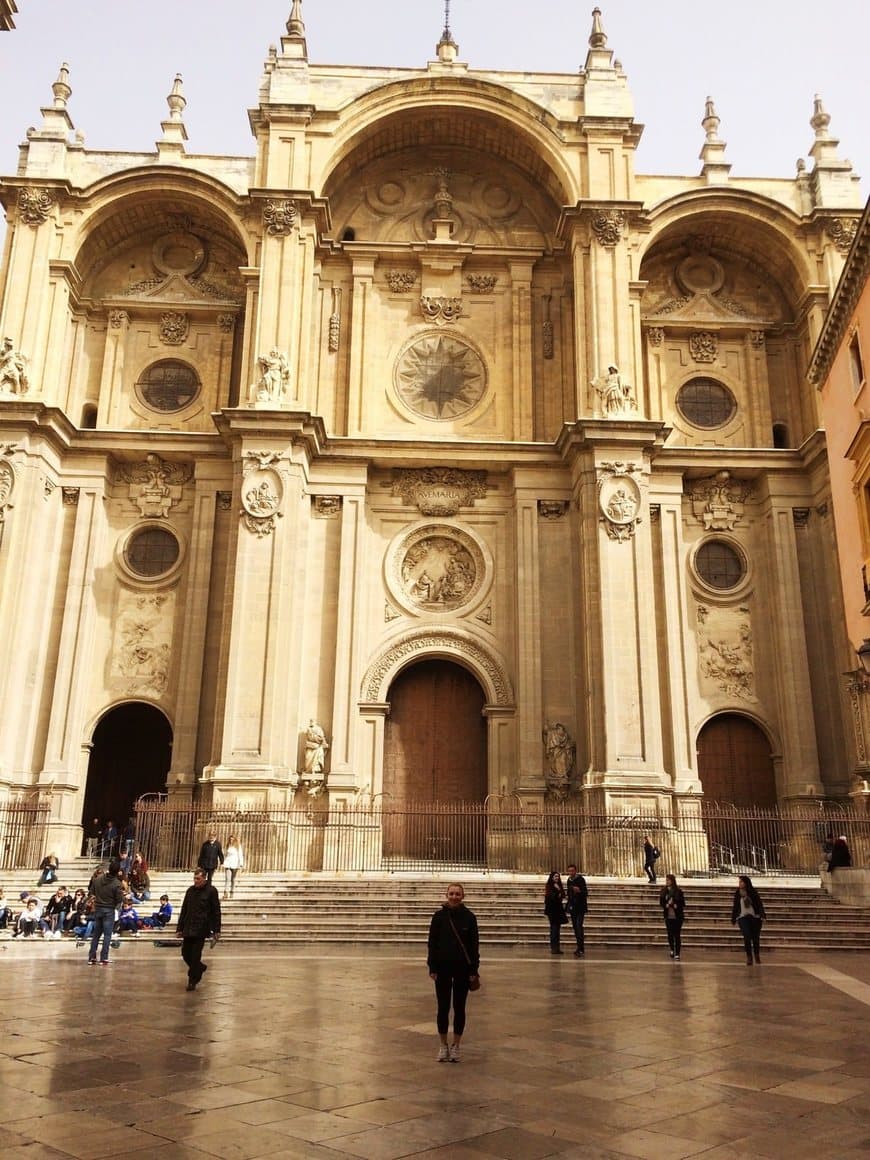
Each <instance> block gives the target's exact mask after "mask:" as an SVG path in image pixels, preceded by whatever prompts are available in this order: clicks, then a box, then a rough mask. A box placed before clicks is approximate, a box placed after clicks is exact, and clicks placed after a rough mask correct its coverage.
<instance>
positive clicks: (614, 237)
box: [590, 209, 626, 247]
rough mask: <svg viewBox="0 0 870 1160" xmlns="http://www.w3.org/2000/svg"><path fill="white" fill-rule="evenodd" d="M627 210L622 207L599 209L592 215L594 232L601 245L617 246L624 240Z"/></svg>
mask: <svg viewBox="0 0 870 1160" xmlns="http://www.w3.org/2000/svg"><path fill="white" fill-rule="evenodd" d="M625 221H626V218H625V211H624V210H621V209H599V210H596V211H595V212H594V213H593V215H592V221H591V223H590V224H591V226H592V233H593V234H594V235H595V240H596V241H597V242H598V244H599V245H600V246H608V247H611V246H617V245H619V243H620V241H621V240H622V230H623V227H624V226H625Z"/></svg>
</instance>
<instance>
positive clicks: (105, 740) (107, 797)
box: [82, 701, 172, 834]
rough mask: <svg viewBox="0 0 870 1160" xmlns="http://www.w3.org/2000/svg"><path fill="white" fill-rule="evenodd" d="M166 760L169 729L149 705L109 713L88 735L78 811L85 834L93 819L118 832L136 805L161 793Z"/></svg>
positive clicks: (120, 707) (169, 750) (136, 703)
mask: <svg viewBox="0 0 870 1160" xmlns="http://www.w3.org/2000/svg"><path fill="white" fill-rule="evenodd" d="M171 760H172V727H171V726H170V724H169V722H168V721H167V720H166V717H165V716H164V715H163V714H162V713H161V712H160V710H159V709H156V708H155V707H154V706H153V705H146V704H143V703H142V702H140V701H132V702H130V703H128V704H126V705H118V706H117V707H116V708H114V709H110V710H109V712H108V713H106V715H105V717H103V718H102V720H101V721H100V722H99V724H98V725H97V727H96V729H95V730H94V738H93V743H92V747H91V758H90V761H89V762H88V780H87V785H86V787H85V802H84V808H83V809H82V825H83V826H84V827H85V833H86V834H87V833H88V832H89V830H90V827H91V825H92V820H93V819H94V818H99V819H100V821H101V823H105V822H106V821H108V820H109V819H112V820H113V821H114V822H115V823H116V824H117V825H118V827H119V828H120V829H121V830H123V828H124V825H125V824H126V822H127V819H128V818H129V817H130V815H131V814H132V812H133V804H134V803H135V801H136V799H137V798H139V797H141V796H142V794H145V793H164V792H165V791H166V775H167V773H168V772H169V765H170V762H171Z"/></svg>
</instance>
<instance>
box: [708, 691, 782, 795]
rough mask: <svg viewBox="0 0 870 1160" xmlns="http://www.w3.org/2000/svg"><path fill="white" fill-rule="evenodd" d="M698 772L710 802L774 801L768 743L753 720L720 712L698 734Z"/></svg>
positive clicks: (737, 714) (771, 765)
mask: <svg viewBox="0 0 870 1160" xmlns="http://www.w3.org/2000/svg"><path fill="white" fill-rule="evenodd" d="M698 773H699V775H700V778H701V786H702V787H703V790H704V796H705V798H706V799H707V800H708V801H711V802H722V803H723V804H730V805H735V806H744V807H745V806H757V807H760V808H764V809H768V808H770V807H771V806H775V805H776V779H775V777H774V772H773V761H772V760H771V756H770V744H769V743H768V740H767V738H766V737H765V735H764V733H763V732H762V731H761V729H759V727H758V726H757V725H756V724H755V722H754V721H751V720H750V719H749V718H748V717H743V716H741V715H740V714H739V713H722V714H720V715H719V716H718V717H713V718H712V720H710V721H708V722H707V724H706V725H705V726H704V728H703V729H702V730H701V732H700V734H699V735H698Z"/></svg>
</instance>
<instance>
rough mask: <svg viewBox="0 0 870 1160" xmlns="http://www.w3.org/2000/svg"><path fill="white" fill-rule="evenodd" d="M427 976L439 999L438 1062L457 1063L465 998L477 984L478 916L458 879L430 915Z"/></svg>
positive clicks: (463, 1022)
mask: <svg viewBox="0 0 870 1160" xmlns="http://www.w3.org/2000/svg"><path fill="white" fill-rule="evenodd" d="M426 961H427V964H428V967H429V978H430V979H432V980H433V981H434V983H435V996H436V998H437V1000H438V1013H437V1016H436V1025H437V1027H438V1038H439V1039H440V1041H441V1043H440V1046H439V1048H438V1062H439V1063H459V1061H460V1059H461V1056H460V1044H461V1042H462V1035H463V1032H464V1031H465V1001H466V999H467V998H468V992H469V991H470V990H477V988H478V987H479V986H480V977H479V975H478V969H479V967H480V945H479V936H478V931H477V919H476V918H475V916H474V913H473V912H472V911H470V910H469V909H468V907H467V906H466V905H465V889H464V887H463V886H462V885H461V884H460V883H459V882H451V883H450V885H449V886H448V887H447V898H446V901H445V902H443V903H442V904H441V907H440V909H439V910H436V911H435V913H434V914H433V915H432V921H431V923H430V924H429V949H428V954H427V958H426ZM451 1003H452V1006H453V1042H452V1043H451V1044H449V1045H448V1043H447V1033H448V1031H449V1029H450V1007H451Z"/></svg>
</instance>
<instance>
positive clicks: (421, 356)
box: [394, 332, 486, 420]
mask: <svg viewBox="0 0 870 1160" xmlns="http://www.w3.org/2000/svg"><path fill="white" fill-rule="evenodd" d="M394 381H395V387H396V393H397V394H398V396H399V398H400V399H401V400H402V402H403V403H404V404H405V406H406V407H408V409H409V410H411V411H413V412H414V414H415V415H420V416H422V417H423V418H424V419H437V420H448V419H457V418H459V416H460V415H464V414H465V413H466V412H467V411H470V410H471V409H472V408H473V407H475V406H476V405H477V403H479V402H480V400H481V398H482V397H483V393H484V391H485V390H486V367H485V365H484V362H483V359H482V358H481V357H480V355H479V354H478V353H477V351H476V350H475V349H474V347H472V346H470V345H469V344H468V343H467V342H463V340H462V339H461V338H456V337H455V336H454V335H450V334H443V333H440V332H436V333H432V334H424V335H421V336H420V337H419V338H415V339H414V340H413V341H412V342H411V343H409V344H408V346H406V347H405V349H404V350H403V351H402V353H401V354H400V355H399V357H398V359H397V360H396V369H395V379H394Z"/></svg>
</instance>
